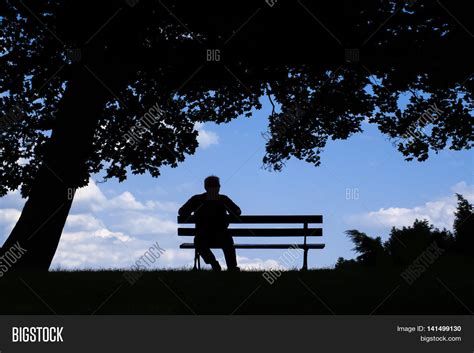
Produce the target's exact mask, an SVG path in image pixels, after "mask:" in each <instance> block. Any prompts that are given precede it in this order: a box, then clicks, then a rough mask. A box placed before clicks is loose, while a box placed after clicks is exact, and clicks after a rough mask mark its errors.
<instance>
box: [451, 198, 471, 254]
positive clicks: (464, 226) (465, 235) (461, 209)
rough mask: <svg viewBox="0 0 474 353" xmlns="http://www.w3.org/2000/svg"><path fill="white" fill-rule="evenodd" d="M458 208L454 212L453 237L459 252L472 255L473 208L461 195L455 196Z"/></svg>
mask: <svg viewBox="0 0 474 353" xmlns="http://www.w3.org/2000/svg"><path fill="white" fill-rule="evenodd" d="M456 197H457V199H458V206H457V208H456V211H455V212H454V217H455V218H454V225H453V228H454V236H455V240H456V249H457V250H458V251H459V252H462V253H466V254H470V255H473V254H474V216H473V213H474V212H473V206H472V204H470V203H469V201H468V200H466V199H465V198H464V197H463V196H462V195H460V194H456Z"/></svg>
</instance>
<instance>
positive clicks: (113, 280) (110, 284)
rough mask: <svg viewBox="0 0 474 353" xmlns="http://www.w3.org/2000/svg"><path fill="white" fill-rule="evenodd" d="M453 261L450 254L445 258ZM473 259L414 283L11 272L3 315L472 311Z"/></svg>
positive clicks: (328, 272) (2, 296)
mask: <svg viewBox="0 0 474 353" xmlns="http://www.w3.org/2000/svg"><path fill="white" fill-rule="evenodd" d="M445 260H446V259H445ZM473 268H474V266H472V261H471V263H470V265H469V266H466V263H465V262H459V261H458V263H456V262H453V261H441V260H440V261H439V262H438V263H435V264H434V265H433V266H432V267H431V268H430V269H429V270H428V271H427V272H425V273H424V274H423V275H422V276H421V277H420V278H419V279H418V280H416V281H415V282H414V283H413V284H411V285H409V284H407V283H406V282H405V281H404V280H403V279H402V278H401V277H400V271H401V270H396V269H385V270H381V269H364V268H351V269H344V270H332V269H325V270H310V271H307V272H299V271H287V272H282V273H281V276H280V277H278V278H277V279H276V280H275V282H274V283H273V284H270V283H268V282H267V281H266V280H265V279H264V278H263V276H262V275H263V272H258V271H253V272H242V273H226V272H222V273H213V272H210V271H199V272H193V271H183V270H176V271H147V272H143V273H141V277H140V278H138V280H137V281H136V282H135V283H134V284H130V283H129V282H128V281H127V280H126V279H125V278H124V273H123V272H122V271H119V270H105V271H54V272H49V273H9V274H7V275H6V276H4V277H3V278H0V314H321V315H331V314H472V311H473V310H474V280H473V276H472V269H473Z"/></svg>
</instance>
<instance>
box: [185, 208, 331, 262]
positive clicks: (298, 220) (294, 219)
mask: <svg viewBox="0 0 474 353" xmlns="http://www.w3.org/2000/svg"><path fill="white" fill-rule="evenodd" d="M194 223H195V218H194V216H190V217H183V216H178V224H194ZM313 223H316V224H321V223H323V216H318V215H291V216H284V215H281V216H263V215H258V216H257V215H248V216H229V224H230V225H229V231H230V234H231V235H232V236H233V237H234V238H235V237H252V238H261V237H301V238H302V240H303V242H302V243H291V244H289V243H288V244H281V243H277V244H268V243H265V244H242V243H237V242H235V245H234V247H235V248H236V249H290V248H299V249H301V250H303V267H302V270H307V269H308V250H310V249H324V246H325V244H315V243H308V241H307V238H308V237H314V236H322V235H323V232H322V229H321V228H309V224H313ZM233 224H241V225H242V224H256V225H257V224H258V225H262V224H287V225H288V224H291V225H295V224H301V225H302V227H300V228H276V227H274V228H242V227H238V228H234V227H232V225H233ZM195 235H196V229H195V228H194V227H192V228H191V227H186V228H181V227H180V228H178V236H185V237H188V236H195ZM234 241H235V239H234ZM180 248H181V249H194V251H195V256H194V269H200V268H201V261H200V256H199V254H198V253H197V251H196V249H195V247H194V243H183V244H181V245H180ZM214 248H216V247H214Z"/></svg>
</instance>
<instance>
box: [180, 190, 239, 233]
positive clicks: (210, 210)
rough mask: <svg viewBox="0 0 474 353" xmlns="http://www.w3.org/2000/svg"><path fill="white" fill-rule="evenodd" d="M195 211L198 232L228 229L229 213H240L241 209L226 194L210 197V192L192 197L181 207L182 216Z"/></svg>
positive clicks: (236, 214)
mask: <svg viewBox="0 0 474 353" xmlns="http://www.w3.org/2000/svg"><path fill="white" fill-rule="evenodd" d="M193 212H194V215H195V217H196V229H197V230H198V232H210V231H211V232H214V231H222V230H225V229H227V227H228V226H229V222H228V220H227V215H235V216H238V215H240V213H241V211H240V208H239V206H237V205H236V204H235V203H234V202H233V201H232V200H231V199H230V198H229V197H227V196H226V195H215V196H214V197H210V196H209V194H208V193H203V194H198V195H194V196H193V197H191V198H190V199H189V200H188V202H186V203H185V204H184V205H183V207H181V208H180V209H179V215H180V216H184V217H187V216H190V215H191V214H192V213H193Z"/></svg>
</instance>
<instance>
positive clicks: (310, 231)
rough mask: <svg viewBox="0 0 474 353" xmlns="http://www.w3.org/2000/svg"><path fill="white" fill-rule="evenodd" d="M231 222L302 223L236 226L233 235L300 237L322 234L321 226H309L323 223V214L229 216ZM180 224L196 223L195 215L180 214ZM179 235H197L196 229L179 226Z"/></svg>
mask: <svg viewBox="0 0 474 353" xmlns="http://www.w3.org/2000/svg"><path fill="white" fill-rule="evenodd" d="M228 220H229V223H230V224H292V225H293V224H302V227H301V228H242V227H238V228H234V227H230V229H232V236H236V237H300V236H304V237H305V238H306V237H311V236H321V235H323V232H322V229H321V228H309V224H313V223H318V224H319V223H323V216H321V215H277V216H275V215H243V216H228ZM178 223H179V224H194V223H196V220H195V217H194V216H191V217H183V216H178ZM178 235H179V236H193V235H196V229H195V228H194V227H193V228H189V227H188V228H181V227H180V228H178Z"/></svg>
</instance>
